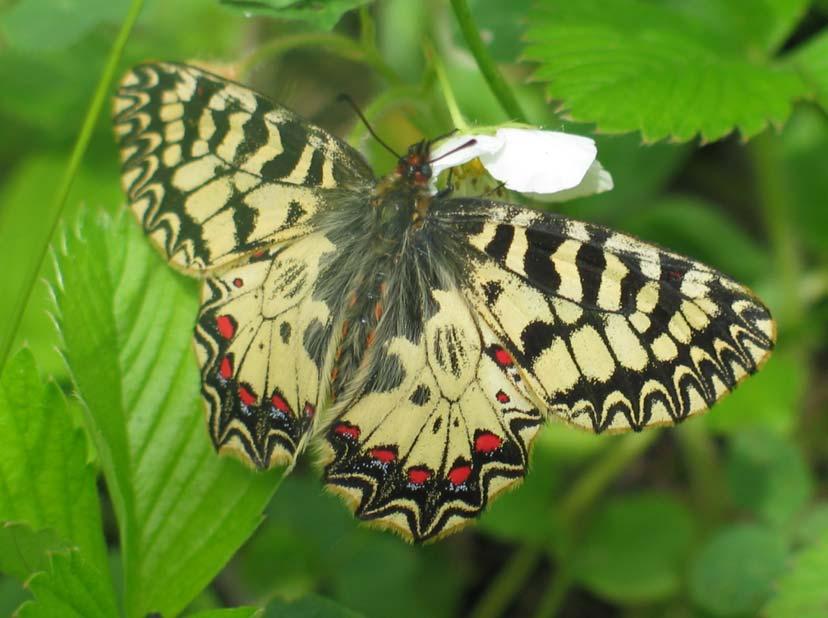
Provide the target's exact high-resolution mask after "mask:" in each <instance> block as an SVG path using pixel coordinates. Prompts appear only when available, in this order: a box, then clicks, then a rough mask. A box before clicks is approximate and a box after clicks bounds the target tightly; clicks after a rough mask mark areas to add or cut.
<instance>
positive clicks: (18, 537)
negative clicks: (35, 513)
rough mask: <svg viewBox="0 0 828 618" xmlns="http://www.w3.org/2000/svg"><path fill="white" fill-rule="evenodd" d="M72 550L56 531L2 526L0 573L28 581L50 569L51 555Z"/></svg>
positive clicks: (18, 524)
mask: <svg viewBox="0 0 828 618" xmlns="http://www.w3.org/2000/svg"><path fill="white" fill-rule="evenodd" d="M69 549H72V548H71V547H70V546H69V545H68V544H67V542H66V541H64V540H62V539H61V538H60V537H59V536H58V535H57V534H56V533H55V531H54V530H38V531H34V530H32V529H31V528H30V527H29V526H28V525H27V524H21V523H16V522H6V523H4V524H3V525H2V526H0V572H2V573H8V574H9V575H11V576H13V577H16V578H17V579H18V580H20V581H21V582H22V581H25V580H26V579H28V578H29V576H30V575H32V574H33V573H36V572H38V571H44V570H46V569H48V568H49V553H50V552H53V551H66V550H69Z"/></svg>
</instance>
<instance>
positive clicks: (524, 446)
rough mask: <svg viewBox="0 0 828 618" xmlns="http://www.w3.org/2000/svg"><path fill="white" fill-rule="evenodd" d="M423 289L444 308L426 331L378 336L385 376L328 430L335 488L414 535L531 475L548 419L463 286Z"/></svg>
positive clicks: (461, 515) (468, 515) (440, 527)
mask: <svg viewBox="0 0 828 618" xmlns="http://www.w3.org/2000/svg"><path fill="white" fill-rule="evenodd" d="M424 292H425V293H426V294H429V295H430V297H431V299H432V302H433V304H434V306H435V312H434V314H433V315H431V316H430V317H429V318H428V319H427V320H425V323H424V326H423V328H422V329H420V331H419V333H418V335H417V336H415V337H411V336H410V335H409V336H405V335H402V334H396V335H394V336H391V337H389V338H388V339H384V340H383V341H382V342H381V343H379V342H378V344H377V345H378V346H379V348H378V352H377V354H376V355H374V356H373V357H372V358H371V359H370V361H369V363H368V367H369V371H368V375H370V376H375V377H374V378H372V379H369V380H368V381H367V383H366V385H365V387H364V388H363V389H362V391H361V392H359V393H357V394H356V395H355V396H354V397H353V398H352V399H351V400H350V402H349V403H348V404H347V405H346V406H345V408H344V410H343V411H342V413H341V414H339V415H338V417H337V419H336V420H335V421H334V423H333V424H332V425H331V426H330V428H329V429H328V431H327V434H326V436H325V439H326V442H327V445H328V449H327V450H328V462H329V463H328V465H327V467H326V472H325V480H326V483H328V487H329V488H330V489H332V490H334V491H335V492H336V493H338V494H341V495H342V496H344V497H345V499H346V502H348V504H349V505H350V506H351V508H352V509H354V511H355V512H356V514H357V516H359V517H360V518H362V519H365V520H367V521H370V522H373V523H375V524H378V525H380V526H384V527H387V528H391V529H393V530H395V531H397V532H398V533H400V534H401V535H402V536H403V537H405V538H407V539H408V540H414V541H423V540H427V539H431V538H436V537H439V536H442V535H445V534H448V533H450V532H452V531H454V530H455V529H456V528H458V527H459V526H462V525H463V524H466V523H469V522H470V521H471V519H472V518H474V517H476V516H477V515H479V514H480V512H481V510H482V509H483V508H485V506H486V504H487V502H488V500H489V499H491V498H492V497H493V496H494V495H496V494H498V493H500V492H501V491H503V490H504V489H506V488H508V487H509V486H510V485H512V484H514V483H515V482H517V481H519V480H520V479H522V478H523V476H524V474H525V472H526V466H527V460H528V449H529V445H530V443H531V440H532V438H533V437H534V435H535V433H536V432H537V430H538V428H539V426H540V424H541V422H542V420H543V419H542V416H541V414H540V413H539V412H538V410H537V409H536V407H535V405H534V404H533V403H532V402H531V400H530V398H529V396H528V394H527V390H526V385H525V384H524V383H523V381H522V380H521V377H520V375H519V374H518V372H517V370H516V367H515V366H514V363H513V361H512V358H511V356H510V355H509V354H508V353H507V352H506V351H505V350H504V348H503V347H502V345H501V343H500V342H499V340H498V338H497V337H496V336H495V335H494V333H493V332H492V330H491V329H490V328H489V327H488V326H487V325H486V324H485V323H481V322H479V321H478V320H477V318H476V316H475V315H474V314H473V313H472V312H471V311H470V310H469V307H468V305H467V303H466V301H465V300H464V299H463V297H462V295H461V294H460V292H459V291H458V290H456V289H447V290H441V289H432V290H424ZM376 377H378V378H379V379H377V378H376Z"/></svg>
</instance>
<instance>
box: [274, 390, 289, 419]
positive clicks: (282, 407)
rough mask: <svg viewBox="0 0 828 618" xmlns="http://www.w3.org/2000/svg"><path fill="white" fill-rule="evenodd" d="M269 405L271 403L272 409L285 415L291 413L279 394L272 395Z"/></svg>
mask: <svg viewBox="0 0 828 618" xmlns="http://www.w3.org/2000/svg"><path fill="white" fill-rule="evenodd" d="M270 403H272V404H273V407H274V408H276V409H277V410H279V412H284V413H285V414H287V413H289V412H291V409H290V406H289V405H288V402H287V401H285V400H284V398H283V397H282V396H281V395H280V394H279V393H273V396H272V397H271V398H270Z"/></svg>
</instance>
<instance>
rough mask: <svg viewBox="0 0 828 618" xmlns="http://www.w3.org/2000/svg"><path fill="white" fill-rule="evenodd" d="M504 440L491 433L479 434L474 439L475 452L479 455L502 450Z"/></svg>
mask: <svg viewBox="0 0 828 618" xmlns="http://www.w3.org/2000/svg"><path fill="white" fill-rule="evenodd" d="M501 444H503V440H502V439H501V438H500V437H499V436H496V435H495V434H493V433H492V432H491V431H484V432H481V433H479V434H477V437H476V438H475V439H474V450H475V451H477V452H478V453H491V452H492V451H496V450H497V449H499V448H500V445H501Z"/></svg>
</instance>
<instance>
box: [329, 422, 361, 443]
mask: <svg viewBox="0 0 828 618" xmlns="http://www.w3.org/2000/svg"><path fill="white" fill-rule="evenodd" d="M334 433H335V434H337V435H340V436H345V437H346V438H350V439H351V440H358V439H359V434H360V433H361V432H360V430H359V427H357V426H356V425H349V424H348V423H339V425H337V426H336V427H334Z"/></svg>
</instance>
